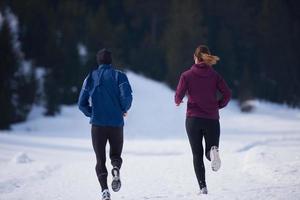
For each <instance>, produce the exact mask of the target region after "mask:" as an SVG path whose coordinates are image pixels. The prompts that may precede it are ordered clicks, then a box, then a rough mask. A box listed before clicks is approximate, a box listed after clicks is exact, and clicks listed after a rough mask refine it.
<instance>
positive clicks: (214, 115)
mask: <svg viewBox="0 0 300 200" xmlns="http://www.w3.org/2000/svg"><path fill="white" fill-rule="evenodd" d="M218 60H219V58H218V57H217V56H213V55H211V53H210V51H209V49H208V47H207V46H204V45H200V46H199V47H198V48H197V49H196V51H195V54H194V61H195V64H194V65H193V66H192V67H191V68H190V69H189V70H187V71H185V72H184V73H182V74H181V77H180V81H179V83H178V86H177V90H176V94H175V103H176V105H177V106H179V105H180V103H182V102H183V101H182V99H183V98H184V96H185V94H187V96H188V102H187V114H186V131H187V134H188V138H189V142H190V145H191V149H192V152H193V162H194V169H195V173H196V176H197V180H198V183H199V186H200V193H201V194H207V187H206V182H205V167H204V163H203V147H202V138H203V137H204V140H205V156H206V158H207V159H208V160H209V161H211V167H212V170H213V171H218V170H219V169H220V167H221V160H220V157H219V138H220V124H219V109H221V108H224V107H225V106H226V105H227V103H228V102H229V100H230V98H231V92H230V89H229V88H228V86H227V84H226V82H225V81H224V79H223V78H222V77H221V76H220V75H219V74H218V73H217V72H216V71H215V70H214V69H213V68H212V65H214V64H216V63H217V61H218ZM220 94H221V95H220ZM218 96H221V98H218Z"/></svg>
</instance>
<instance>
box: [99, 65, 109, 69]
mask: <svg viewBox="0 0 300 200" xmlns="http://www.w3.org/2000/svg"><path fill="white" fill-rule="evenodd" d="M111 67H112V64H101V65H99V67H98V69H108V68H111Z"/></svg>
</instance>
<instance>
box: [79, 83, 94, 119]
mask: <svg viewBox="0 0 300 200" xmlns="http://www.w3.org/2000/svg"><path fill="white" fill-rule="evenodd" d="M87 79H88V77H87V78H86V79H85V80H84V82H83V85H82V88H81V91H80V95H79V99H78V107H79V110H81V112H83V114H84V115H85V116H87V117H91V115H92V107H91V106H90V103H89V98H90V94H89V90H88V85H87V82H88V81H87Z"/></svg>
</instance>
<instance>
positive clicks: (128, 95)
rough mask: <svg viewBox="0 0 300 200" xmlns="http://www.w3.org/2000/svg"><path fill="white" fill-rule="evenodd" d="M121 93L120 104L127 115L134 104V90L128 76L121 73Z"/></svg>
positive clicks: (119, 82)
mask: <svg viewBox="0 0 300 200" xmlns="http://www.w3.org/2000/svg"><path fill="white" fill-rule="evenodd" d="M119 73H120V74H119V81H118V84H119V91H120V104H121V108H122V111H123V112H124V113H126V112H127V111H128V110H129V109H130V107H131V104H132V89H131V86H130V83H129V81H128V78H127V76H126V74H124V73H122V72H119Z"/></svg>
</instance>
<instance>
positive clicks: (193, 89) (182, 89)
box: [175, 62, 231, 119]
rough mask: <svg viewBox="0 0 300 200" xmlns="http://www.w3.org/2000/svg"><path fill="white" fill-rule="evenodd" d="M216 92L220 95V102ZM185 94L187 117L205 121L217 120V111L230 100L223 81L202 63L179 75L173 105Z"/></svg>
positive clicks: (179, 101)
mask: <svg viewBox="0 0 300 200" xmlns="http://www.w3.org/2000/svg"><path fill="white" fill-rule="evenodd" d="M217 91H219V92H220V93H221V95H222V98H221V99H220V100H218V98H217ZM186 94H187V96H188V102H187V116H188V117H200V118H205V119H219V109H221V108H223V107H225V106H226V105H227V103H228V102H229V100H230V98H231V91H230V89H229V88H228V86H227V84H226V82H225V81H224V79H223V78H222V77H221V75H219V74H218V73H217V72H216V71H215V70H214V69H213V68H212V67H211V66H209V65H207V64H205V63H204V62H201V63H199V64H194V65H193V66H192V67H191V69H189V70H187V71H185V72H184V73H182V74H181V77H180V81H179V83H178V86H177V89H176V94H175V103H176V104H179V103H181V102H182V99H183V97H184V96H185V95H186Z"/></svg>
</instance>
